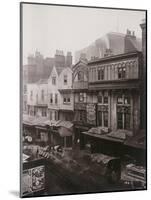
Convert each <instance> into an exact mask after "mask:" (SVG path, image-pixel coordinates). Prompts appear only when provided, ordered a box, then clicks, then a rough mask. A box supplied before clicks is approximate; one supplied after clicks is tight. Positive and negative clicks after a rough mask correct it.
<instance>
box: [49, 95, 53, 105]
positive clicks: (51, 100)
mask: <svg viewBox="0 0 151 200" xmlns="http://www.w3.org/2000/svg"><path fill="white" fill-rule="evenodd" d="M50 103H53V95H52V94H50Z"/></svg>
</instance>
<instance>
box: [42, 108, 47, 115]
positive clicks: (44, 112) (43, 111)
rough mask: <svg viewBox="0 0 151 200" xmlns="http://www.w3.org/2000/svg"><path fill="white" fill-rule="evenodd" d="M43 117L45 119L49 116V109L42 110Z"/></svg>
mask: <svg viewBox="0 0 151 200" xmlns="http://www.w3.org/2000/svg"><path fill="white" fill-rule="evenodd" d="M42 116H43V117H46V116H47V109H46V108H42Z"/></svg>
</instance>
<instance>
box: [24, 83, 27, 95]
mask: <svg viewBox="0 0 151 200" xmlns="http://www.w3.org/2000/svg"><path fill="white" fill-rule="evenodd" d="M26 92H27V85H24V94H26Z"/></svg>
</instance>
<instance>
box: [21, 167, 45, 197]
mask: <svg viewBox="0 0 151 200" xmlns="http://www.w3.org/2000/svg"><path fill="white" fill-rule="evenodd" d="M44 189H45V167H44V165H41V166H38V167H34V168H31V169H27V170H24V171H23V187H22V192H23V195H27V194H30V193H33V192H37V191H41V190H44Z"/></svg>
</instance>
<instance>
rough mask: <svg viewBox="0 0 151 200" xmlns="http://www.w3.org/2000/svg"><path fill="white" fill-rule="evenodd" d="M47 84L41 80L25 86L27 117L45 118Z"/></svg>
mask: <svg viewBox="0 0 151 200" xmlns="http://www.w3.org/2000/svg"><path fill="white" fill-rule="evenodd" d="M47 102H48V83H47V80H45V79H41V80H39V81H38V82H36V83H31V84H27V108H28V115H31V116H36V117H47Z"/></svg>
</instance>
